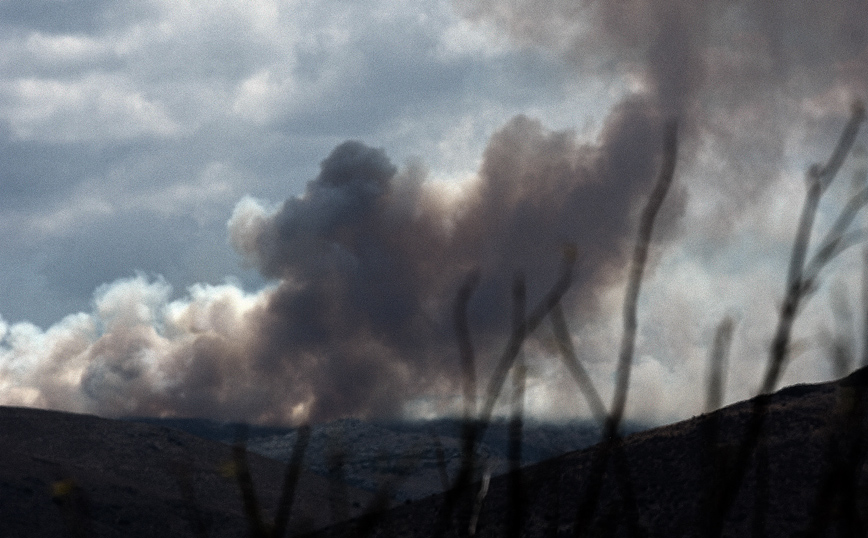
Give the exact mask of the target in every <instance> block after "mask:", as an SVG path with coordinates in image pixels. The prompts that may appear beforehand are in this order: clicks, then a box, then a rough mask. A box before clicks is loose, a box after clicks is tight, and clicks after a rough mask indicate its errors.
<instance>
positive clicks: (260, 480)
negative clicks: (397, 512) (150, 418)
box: [0, 407, 372, 538]
mask: <svg viewBox="0 0 868 538" xmlns="http://www.w3.org/2000/svg"><path fill="white" fill-rule="evenodd" d="M0 432H2V435H0V454H2V457H0V536H2V537H4V538H13V537H21V538H24V537H27V538H33V537H46V538H47V537H51V538H55V537H59V536H70V535H72V536H76V535H79V536H87V537H100V538H102V537H105V538H109V537H117V538H134V537H153V536H161V537H173V536H195V535H196V534H197V532H198V530H200V529H201V527H198V526H197V523H196V521H201V523H202V526H203V527H204V528H205V530H206V532H207V536H210V537H214V538H216V537H221V536H227V537H228V536H243V535H245V534H246V532H247V528H248V523H247V520H246V518H245V517H244V511H243V507H242V502H241V497H240V494H239V488H238V485H237V482H236V480H235V478H233V477H232V476H226V475H227V474H231V473H227V471H228V470H230V469H231V465H228V464H229V463H230V462H231V461H232V454H231V448H230V447H229V446H227V445H225V444H223V443H218V442H215V441H209V440H205V439H202V438H200V437H196V436H194V435H190V434H187V433H184V432H181V431H177V430H171V429H168V428H164V427H159V426H154V425H148V424H138V423H132V422H124V421H117V420H107V419H102V418H97V417H94V416H89V415H78V414H72V413H61V412H56V411H44V410H38V409H25V408H15V407H0ZM248 460H249V463H250V467H251V472H252V475H253V481H254V484H255V485H256V490H257V493H258V495H259V499H260V504H261V506H262V507H263V510H264V512H265V515H266V517H267V518H272V517H273V516H272V515H271V514H272V513H273V511H274V507H275V506H276V505H277V501H278V498H279V495H280V491H281V485H282V478H283V474H284V467H285V466H284V465H283V464H281V463H280V462H277V461H274V460H270V459H267V458H264V457H261V456H258V455H256V454H249V456H248ZM298 491H299V492H300V493H299V496H298V498H297V501H296V508H295V509H294V510H293V518H292V519H291V525H292V526H293V527H294V528H296V529H300V530H304V529H308V530H310V529H312V528H317V527H322V526H324V525H326V524H329V523H332V522H333V521H334V520H333V519H332V517H333V513H332V512H333V510H332V507H333V506H334V503H333V502H332V500H333V497H334V492H335V491H340V492H341V495H345V496H346V500H347V504H348V506H347V507H345V508H344V507H341V510H344V509H346V510H347V511H348V512H349V515H350V516H352V515H357V514H359V513H360V512H361V510H362V509H363V508H364V507H365V506H367V505H368V504H369V503H370V502H371V500H372V499H371V495H370V494H368V493H366V492H363V491H360V490H356V489H354V488H345V487H341V488H335V487H333V485H332V484H331V483H330V482H329V481H328V480H326V479H325V478H322V477H320V476H318V475H315V474H313V473H309V472H305V473H303V474H302V476H301V478H300V482H299V488H298ZM335 513H337V514H340V512H335ZM269 521H270V519H269ZM70 531H71V532H70ZM199 534H201V533H199Z"/></svg>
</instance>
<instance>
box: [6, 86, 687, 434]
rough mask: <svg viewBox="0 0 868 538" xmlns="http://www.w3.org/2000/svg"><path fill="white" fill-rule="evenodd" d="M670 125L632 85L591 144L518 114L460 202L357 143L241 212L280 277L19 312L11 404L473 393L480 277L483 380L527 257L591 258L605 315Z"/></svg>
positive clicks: (284, 412) (233, 405) (266, 404)
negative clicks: (41, 323)
mask: <svg viewBox="0 0 868 538" xmlns="http://www.w3.org/2000/svg"><path fill="white" fill-rule="evenodd" d="M662 120H663V118H662V117H661V116H660V114H658V113H657V112H656V111H655V109H654V107H651V106H649V103H648V102H647V101H645V100H644V99H643V98H641V97H636V98H633V99H628V100H625V101H624V102H623V103H621V104H620V105H619V106H618V107H617V109H616V110H614V111H612V113H611V115H610V116H609V118H608V120H607V122H606V125H605V126H604V128H603V129H602V131H601V133H600V135H599V138H598V139H597V140H596V141H595V142H594V143H582V142H579V140H578V139H577V137H576V136H575V135H574V134H573V133H571V132H551V131H548V130H546V129H545V128H544V127H543V126H542V125H541V124H540V123H539V122H538V121H535V120H533V119H530V118H527V117H524V116H519V117H516V118H515V119H513V120H512V121H511V122H509V123H508V124H507V125H505V126H504V127H503V128H502V129H501V130H500V131H499V132H497V133H495V134H494V136H493V137H492V138H491V140H490V142H489V145H488V147H487V149H486V151H485V155H484V159H483V163H482V166H481V169H480V170H479V173H478V176H477V178H476V180H475V181H473V182H470V183H468V184H466V185H464V186H463V191H462V193H461V195H460V196H459V197H458V199H457V200H454V201H450V202H445V201H444V200H443V198H442V197H441V196H440V195H439V193H438V191H437V190H436V189H435V188H433V187H432V186H431V185H430V184H429V183H427V182H426V181H425V177H424V173H423V172H421V171H420V170H418V169H414V168H409V169H406V170H398V169H397V168H396V167H395V166H394V165H393V164H392V163H391V162H390V161H389V159H388V157H387V156H386V154H385V152H384V150H382V149H376V148H371V147H368V146H366V145H365V144H363V143H361V142H358V141H348V142H345V143H342V144H340V145H339V146H338V147H336V148H335V149H334V150H333V151H332V152H331V154H330V155H328V156H327V157H326V158H325V159H324V160H323V161H322V163H321V170H320V173H319V175H318V176H317V177H316V178H314V179H313V180H312V181H310V182H309V183H308V185H307V188H306V190H305V192H304V193H303V194H302V195H300V196H297V197H292V198H289V199H288V200H286V201H285V202H284V203H283V204H282V205H280V206H279V207H277V208H272V209H269V208H266V207H265V206H264V204H263V203H260V202H258V201H256V200H253V199H249V198H248V199H244V200H242V201H241V202H239V203H238V205H237V207H236V209H235V211H234V214H233V215H232V217H231V219H230V221H229V224H228V230H229V235H230V241H231V243H232V245H233V246H234V248H235V249H236V250H237V251H238V252H239V253H240V254H241V255H242V257H243V258H244V261H245V262H246V263H248V264H251V265H253V266H255V267H256V268H257V269H258V270H259V271H261V272H262V274H263V275H264V276H266V277H268V278H269V279H272V281H273V282H274V284H273V285H272V286H271V287H269V288H267V289H265V290H262V291H261V292H259V293H257V294H253V295H248V294H244V293H243V292H241V291H240V290H239V289H237V287H235V286H232V285H230V284H226V285H222V286H204V285H202V286H195V287H193V288H191V289H190V290H188V295H187V296H186V297H185V298H183V299H180V300H177V301H169V299H168V297H169V296H170V294H171V290H170V288H169V286H168V285H167V284H166V283H165V282H163V281H161V280H157V281H148V279H147V278H145V277H144V276H141V275H140V276H137V277H135V278H132V279H127V280H123V281H119V282H116V283H114V284H111V285H107V286H104V287H103V288H101V289H100V290H98V291H97V294H96V296H95V301H94V311H93V312H92V313H89V314H85V313H82V314H78V315H75V316H70V317H68V318H66V319H65V320H63V321H62V322H60V323H58V324H57V325H56V326H54V327H52V328H50V329H49V330H47V331H45V332H42V331H40V330H38V329H37V328H35V327H33V326H28V325H24V324H18V325H14V326H12V327H8V326H5V325H4V327H3V332H4V334H5V339H4V343H5V346H4V348H3V351H2V352H3V361H2V364H3V369H2V377H0V380H2V383H3V387H2V388H3V389H4V390H3V391H2V393H3V394H4V395H6V396H5V398H6V403H22V404H28V405H38V406H44V407H54V408H62V409H73V410H82V411H91V412H96V413H99V414H103V415H125V414H126V415H131V414H137V415H180V416H210V417H214V418H221V419H244V420H251V421H257V422H272V423H278V422H284V423H285V422H297V421H299V420H303V419H311V420H327V419H331V418H335V417H341V416H362V417H371V416H378V417H382V416H393V415H397V414H400V413H401V412H402V410H403V409H404V407H405V405H406V404H407V402H409V401H411V400H413V399H414V398H419V397H423V396H428V397H432V398H437V397H441V398H446V399H447V400H448V398H449V397H450V395H454V394H455V393H456V392H457V390H458V388H459V387H460V379H459V372H460V368H459V364H458V362H459V361H458V350H457V347H456V344H455V341H454V335H453V329H452V319H451V310H452V302H453V300H454V297H455V294H456V292H457V290H458V288H459V286H460V283H461V282H462V281H463V280H464V278H465V277H466V275H467V274H468V272H469V271H471V270H479V271H480V273H481V275H482V281H481V285H480V289H479V291H478V293H477V294H476V296H475V297H474V299H473V301H472V302H471V311H470V319H471V323H472V327H471V330H472V331H473V334H474V340H475V342H476V344H477V346H478V348H479V352H480V358H479V360H480V365H479V366H480V370H481V373H482V375H484V374H485V373H486V372H487V370H488V369H490V368H491V367H492V366H493V364H492V363H493V360H494V358H495V357H494V355H495V353H496V352H497V351H499V348H500V346H502V345H503V343H504V342H505V339H506V336H507V335H508V331H509V326H510V321H509V312H510V310H509V308H510V306H509V297H510V295H509V289H510V287H509V286H510V282H511V280H512V278H513V275H514V274H515V272H516V271H519V270H521V271H524V272H525V273H526V274H527V275H528V277H529V299H530V300H531V301H533V300H535V299H537V298H538V297H539V296H541V294H542V293H544V291H545V289H546V288H547V287H548V286H549V285H551V283H552V282H553V280H554V278H555V276H556V270H557V268H558V266H559V263H560V255H561V249H562V246H563V245H564V243H566V242H572V243H575V244H576V245H577V246H578V252H579V266H578V270H577V280H576V283H575V285H574V288H573V290H572V291H571V295H570V301H571V303H572V306H573V308H576V309H579V310H582V311H583V312H584V313H585V314H584V315H586V316H593V315H594V311H595V309H596V299H597V296H596V288H597V287H598V286H603V285H608V284H610V283H612V281H613V280H614V279H616V278H618V277H619V276H620V273H621V268H622V267H623V265H624V256H625V252H627V251H629V246H630V240H631V236H632V234H633V222H632V221H633V220H635V219H634V216H635V214H636V211H637V208H638V207H639V205H640V204H641V202H642V199H643V198H644V196H645V194H646V191H647V190H648V188H649V181H651V180H652V178H653V177H654V175H655V173H656V168H657V164H658V161H659V153H660V145H661V133H662ZM673 207H674V208H675V209H674V210H673V214H674V215H677V209H678V205H677V204H675V205H674V206H673ZM664 234H665V231H664ZM445 410H447V411H448V409H445Z"/></svg>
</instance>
